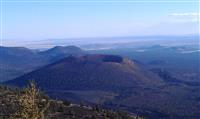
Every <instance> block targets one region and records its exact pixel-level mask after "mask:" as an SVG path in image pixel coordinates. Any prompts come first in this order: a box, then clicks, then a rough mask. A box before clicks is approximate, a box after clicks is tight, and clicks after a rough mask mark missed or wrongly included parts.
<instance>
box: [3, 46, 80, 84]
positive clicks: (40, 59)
mask: <svg viewBox="0 0 200 119" xmlns="http://www.w3.org/2000/svg"><path fill="white" fill-rule="evenodd" d="M0 53H1V54H0V70H1V72H0V82H2V81H6V80H10V79H14V78H16V77H18V76H20V75H22V74H25V73H28V72H30V71H32V70H34V69H37V68H39V67H41V66H44V65H47V64H50V63H52V62H54V61H58V60H60V59H62V58H64V57H66V56H69V55H73V54H76V55H77V54H82V53H84V51H82V50H81V49H80V48H78V47H75V46H66V47H64V46H63V47H62V46H56V47H54V48H52V49H48V50H46V51H41V52H36V51H33V50H31V49H28V48H24V47H0Z"/></svg>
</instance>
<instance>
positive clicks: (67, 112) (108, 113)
mask: <svg viewBox="0 0 200 119" xmlns="http://www.w3.org/2000/svg"><path fill="white" fill-rule="evenodd" d="M0 105H1V106H0V119H144V118H141V117H138V116H136V115H129V114H128V113H126V112H122V111H113V110H109V109H103V108H101V107H100V106H97V105H96V106H85V105H82V104H73V103H70V102H69V101H58V100H52V99H50V98H49V97H48V96H47V95H45V94H43V93H42V92H40V91H39V90H38V89H37V88H36V86H35V84H34V83H30V85H29V86H28V87H26V88H24V89H18V88H15V89H13V88H8V87H6V86H0Z"/></svg>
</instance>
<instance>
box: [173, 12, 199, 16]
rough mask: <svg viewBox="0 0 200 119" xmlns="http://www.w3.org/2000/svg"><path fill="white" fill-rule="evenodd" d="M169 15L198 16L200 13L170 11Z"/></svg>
mask: <svg viewBox="0 0 200 119" xmlns="http://www.w3.org/2000/svg"><path fill="white" fill-rule="evenodd" d="M170 16H174V17H198V16H200V13H197V12H185V13H171V14H170Z"/></svg>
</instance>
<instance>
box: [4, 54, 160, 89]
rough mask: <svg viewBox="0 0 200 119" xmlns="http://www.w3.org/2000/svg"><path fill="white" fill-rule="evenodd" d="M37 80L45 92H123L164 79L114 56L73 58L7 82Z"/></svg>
mask: <svg viewBox="0 0 200 119" xmlns="http://www.w3.org/2000/svg"><path fill="white" fill-rule="evenodd" d="M32 79H34V80H35V81H36V82H37V84H38V85H39V86H40V87H41V88H43V89H44V90H106V91H107V90H111V91H116V90H121V89H126V88H131V87H136V86H138V85H151V86H153V85H158V84H160V83H161V81H162V80H161V79H159V77H158V76H156V75H154V74H153V73H151V72H148V71H146V70H144V69H141V68H140V67H139V66H138V65H137V64H135V63H134V62H132V61H131V60H129V59H126V58H122V57H120V56H114V55H85V56H69V57H67V58H64V59H62V60H60V61H58V62H55V63H53V64H50V65H47V66H45V67H43V68H40V69H38V70H36V71H33V72H31V73H28V74H25V75H24V76H22V77H19V78H16V79H14V80H11V81H8V82H6V83H7V84H11V85H12V84H14V85H17V86H20V87H22V86H24V85H26V83H27V82H28V80H32Z"/></svg>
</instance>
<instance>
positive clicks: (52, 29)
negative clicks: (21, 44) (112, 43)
mask: <svg viewBox="0 0 200 119" xmlns="http://www.w3.org/2000/svg"><path fill="white" fill-rule="evenodd" d="M130 1H131V0H129V1H120V0H107V1H106V0H104V1H102V0H93V1H88V0H87V1H84V0H71V1H68V2H66V0H65V1H64V0H59V1H55V0H47V1H45V0H42V1H39V0H38V1H36V0H29V1H28V0H27V1H21V0H20V1H19V0H10V1H9V0H3V1H2V2H1V39H2V40H3V42H4V41H6V40H15V41H16V42H17V41H23V40H42V39H63V38H87V37H117V36H148V35H193V34H195V35H196V34H199V17H200V16H199V2H197V1H195V0H194V1H192V0H188V1H187V0H176V1H172V2H170V1H167V0H165V1H164V0H162V1H158V2H156V1H155V0H153V1H150V0H149V1H147V0H146V1H141V0H140V1H133V0H132V2H130Z"/></svg>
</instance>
